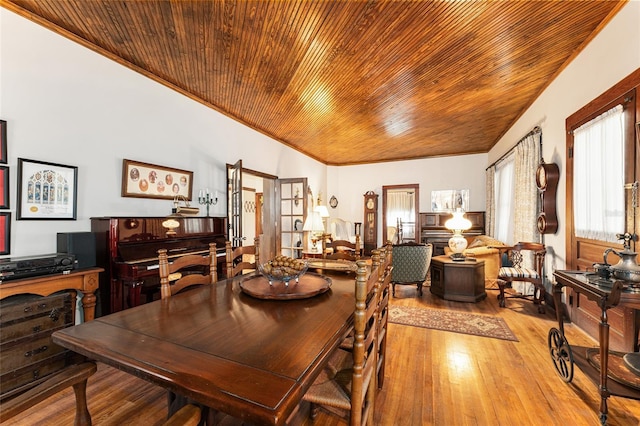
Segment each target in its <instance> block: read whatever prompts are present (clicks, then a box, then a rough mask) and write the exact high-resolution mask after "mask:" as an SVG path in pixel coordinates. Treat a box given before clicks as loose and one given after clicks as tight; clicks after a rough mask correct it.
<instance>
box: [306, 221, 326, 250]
mask: <svg viewBox="0 0 640 426" xmlns="http://www.w3.org/2000/svg"><path fill="white" fill-rule="evenodd" d="M302 230H303V231H308V232H309V233H310V234H311V242H312V243H313V247H312V248H311V251H318V246H317V244H318V234H320V235H322V234H323V233H324V225H323V224H322V216H320V213H319V212H317V211H312V212H311V213H310V214H309V215H308V216H307V219H306V220H305V221H304V225H302Z"/></svg>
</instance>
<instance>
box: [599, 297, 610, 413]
mask: <svg viewBox="0 0 640 426" xmlns="http://www.w3.org/2000/svg"><path fill="white" fill-rule="evenodd" d="M599 332H600V386H599V387H598V392H599V393H600V424H601V425H606V424H607V414H608V412H609V410H608V408H607V398H609V396H610V393H609V389H608V388H607V380H608V372H609V323H608V322H607V309H606V307H604V306H602V315H601V316H600V326H599Z"/></svg>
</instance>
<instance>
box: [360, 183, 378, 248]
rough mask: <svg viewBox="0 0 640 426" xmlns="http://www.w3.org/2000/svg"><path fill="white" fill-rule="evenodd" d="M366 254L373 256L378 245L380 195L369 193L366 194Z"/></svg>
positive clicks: (364, 237)
mask: <svg viewBox="0 0 640 426" xmlns="http://www.w3.org/2000/svg"><path fill="white" fill-rule="evenodd" d="M362 239H363V243H364V254H365V256H369V255H371V250H375V249H376V247H377V245H378V194H376V193H375V192H373V191H367V192H366V194H364V236H363V238H362Z"/></svg>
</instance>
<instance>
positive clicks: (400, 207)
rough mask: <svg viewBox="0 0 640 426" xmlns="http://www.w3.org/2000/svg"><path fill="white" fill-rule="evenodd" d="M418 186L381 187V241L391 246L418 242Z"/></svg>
mask: <svg viewBox="0 0 640 426" xmlns="http://www.w3.org/2000/svg"><path fill="white" fill-rule="evenodd" d="M419 189H420V185H418V184H417V183H416V184H406V185H387V186H383V187H382V240H383V242H386V241H391V242H392V243H393V244H402V243H406V242H410V241H413V242H416V243H419V242H420V227H419V225H418V209H419V205H420V204H419V199H420V192H419Z"/></svg>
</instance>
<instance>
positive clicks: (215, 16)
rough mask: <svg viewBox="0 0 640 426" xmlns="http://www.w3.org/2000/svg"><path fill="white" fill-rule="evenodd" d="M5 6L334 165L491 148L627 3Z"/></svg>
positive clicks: (23, 0) (48, 1)
mask: <svg viewBox="0 0 640 426" xmlns="http://www.w3.org/2000/svg"><path fill="white" fill-rule="evenodd" d="M0 2H1V4H2V6H3V7H5V8H7V9H9V10H12V11H14V12H16V13H18V14H20V15H22V16H24V17H26V18H28V19H31V20H33V21H35V22H37V23H40V24H42V25H44V26H46V27H48V28H50V29H52V30H53V31H55V32H58V33H61V34H63V35H65V36H67V37H69V38H71V39H72V40H75V41H77V42H80V43H82V44H83V45H85V46H87V47H89V48H91V49H94V50H96V51H97V52H100V53H101V54H103V55H106V56H108V57H109V58H112V59H114V60H116V61H118V62H120V63H122V64H124V65H126V66H129V67H131V68H132V69H134V70H136V71H138V72H141V73H143V74H145V75H147V76H149V77H150V78H153V79H155V80H157V81H159V82H161V83H163V84H165V85H167V86H169V87H171V88H173V89H175V90H178V91H180V92H181V93H183V94H185V95H187V96H189V97H191V98H193V99H195V100H197V101H199V102H202V103H203V104H206V105H208V106H210V107H211V108H214V109H216V110H218V111H220V112H222V113H224V114H226V115H228V116H229V117H232V118H234V119H236V120H238V121H240V122H242V123H244V124H246V125H248V126H250V127H252V128H254V129H256V130H258V131H260V132H262V133H264V134H267V135H269V136H271V137H273V138H274V139H276V140H278V141H280V142H282V143H284V144H286V145H288V146H291V147H293V148H295V149H297V150H299V151H301V152H303V153H305V154H307V155H309V156H311V157H313V158H315V159H317V160H319V161H321V162H323V163H325V164H329V165H346V164H362V163H375V162H380V161H392V160H403V159H409V158H424V157H433V156H444V155H457V154H469V153H484V152H488V151H489V150H490V149H491V147H492V146H493V145H494V144H495V143H496V142H497V141H498V140H499V138H500V137H501V136H502V135H503V134H504V133H505V132H506V131H507V130H508V128H509V127H510V126H511V125H512V124H513V123H514V122H515V120H516V119H517V118H518V117H519V116H520V115H521V114H522V113H523V112H524V111H525V110H526V109H527V108H528V107H529V106H530V105H531V103H532V102H533V101H534V100H535V99H536V97H537V96H538V95H539V94H540V93H541V92H542V91H543V90H544V89H545V88H546V87H547V86H548V85H549V84H550V82H551V81H552V80H553V79H554V77H555V76H556V75H557V74H558V73H559V72H560V71H561V70H562V69H563V68H564V67H565V66H566V65H567V64H568V63H569V62H570V61H571V60H572V59H573V58H574V57H575V56H576V55H577V53H578V52H579V51H580V50H581V49H582V48H584V46H585V45H586V44H587V43H588V42H589V41H590V40H591V39H592V38H593V37H594V35H595V34H596V33H597V32H598V31H599V30H600V29H601V28H602V27H603V26H604V25H605V24H606V23H607V22H608V21H609V20H610V19H611V18H612V17H613V15H615V13H617V12H618V10H619V9H620V8H621V7H622V5H623V4H624V3H625V2H624V1H593V0H592V1H584V2H574V1H385V0H381V1H309V0H298V1H283V0H271V1H264V0H262V1H243V0H237V1H204V0H193V1H186V0H185V1H181V0H157V1H153V0H149V1H147V0H144V1H143V0H136V1H116V0H92V1H86V0H0ZM585 72H588V71H587V70H585ZM523 136H524V135H523ZM515 142H516V141H514V143H515Z"/></svg>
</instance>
